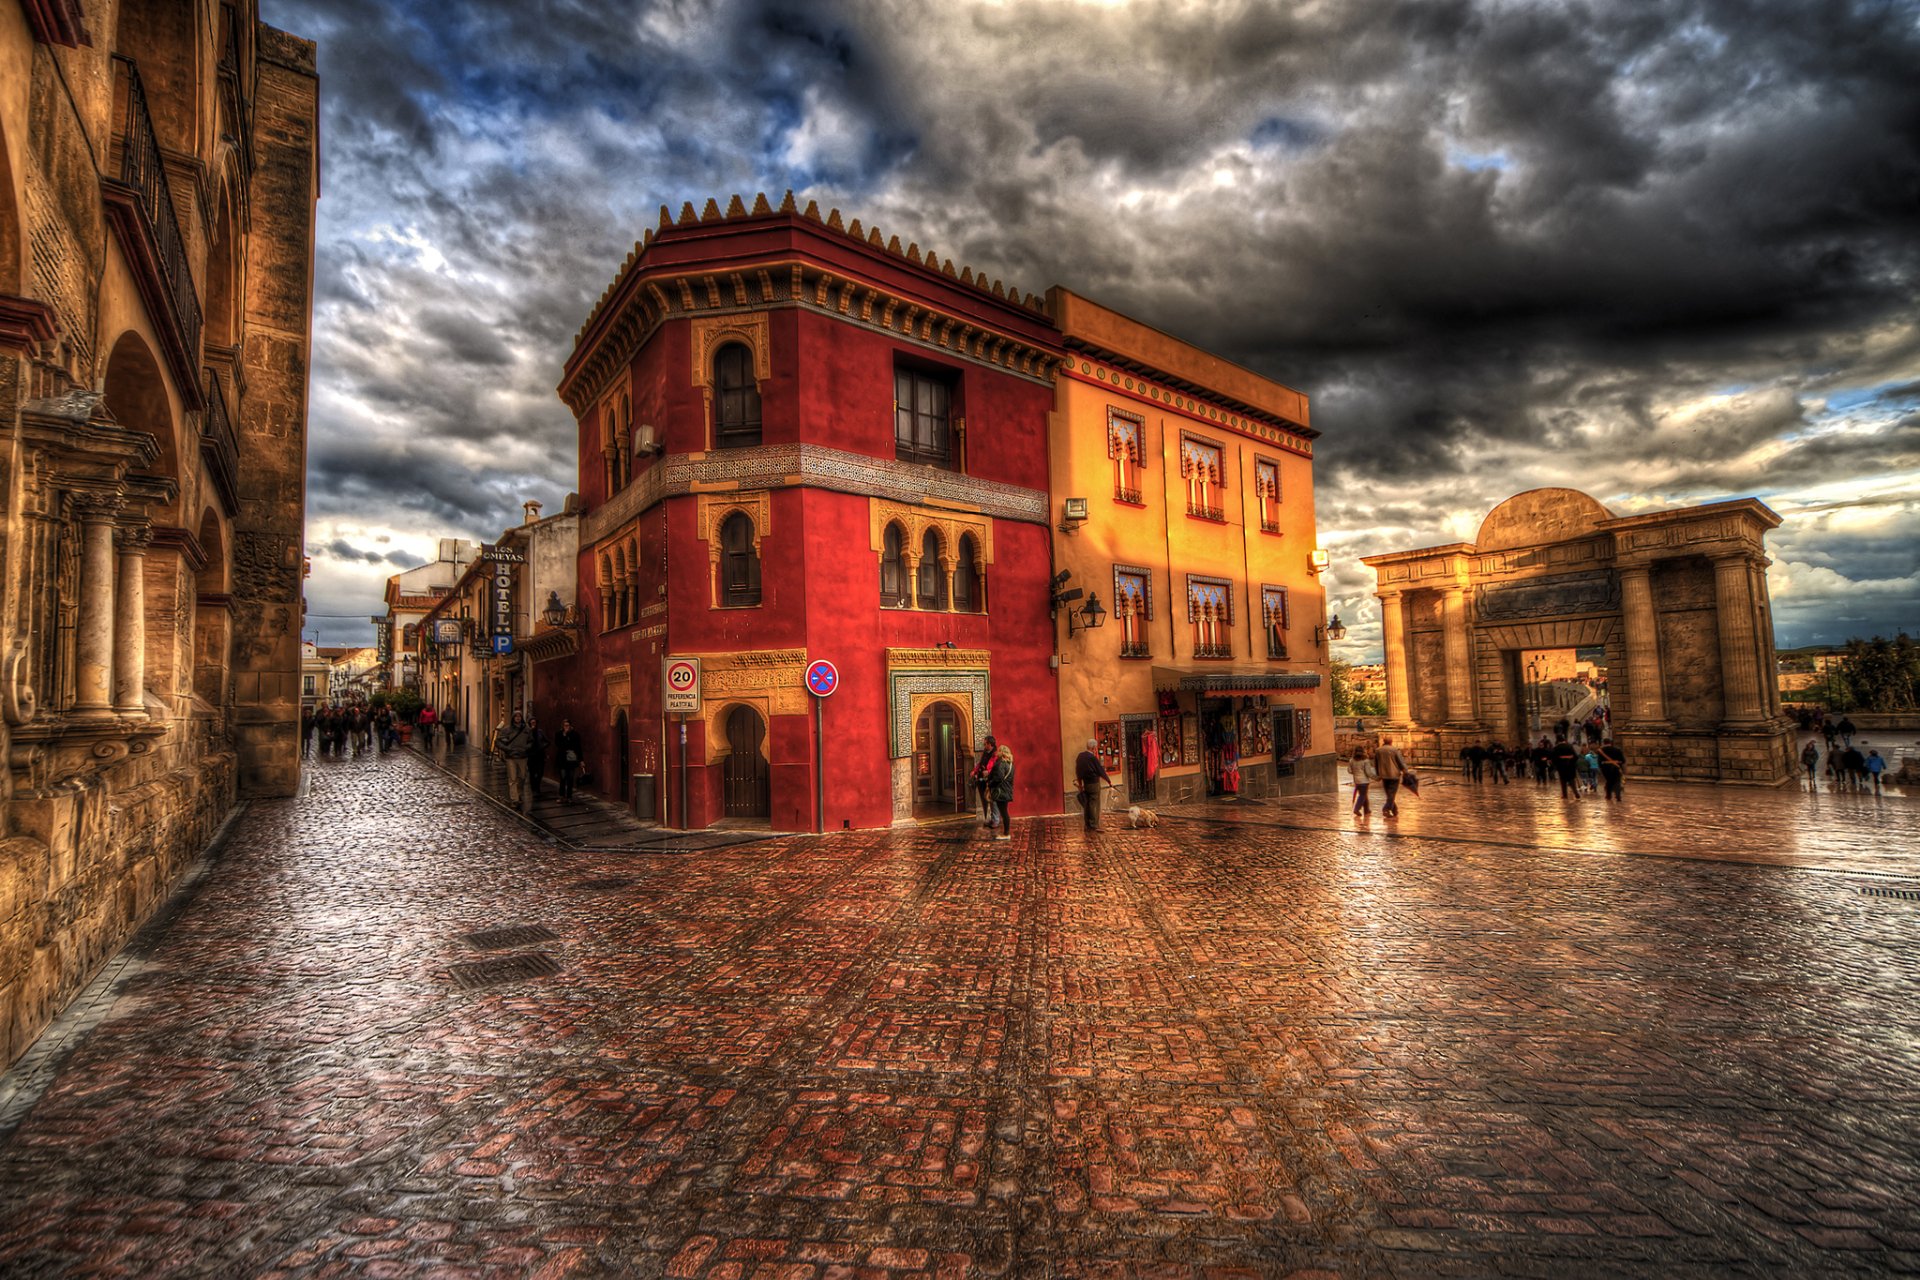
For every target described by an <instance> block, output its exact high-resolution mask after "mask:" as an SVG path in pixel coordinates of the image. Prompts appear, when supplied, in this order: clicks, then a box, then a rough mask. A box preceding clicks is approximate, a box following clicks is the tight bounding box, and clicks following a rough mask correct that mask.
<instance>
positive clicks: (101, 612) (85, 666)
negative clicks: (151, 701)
mask: <svg viewBox="0 0 1920 1280" xmlns="http://www.w3.org/2000/svg"><path fill="white" fill-rule="evenodd" d="M75 506H76V507H77V509H78V511H79V514H80V616H79V624H78V628H77V630H78V635H77V636H76V637H75V641H76V643H75V646H74V676H75V680H74V685H75V689H74V701H73V714H74V715H76V716H82V717H86V718H89V719H92V718H99V717H104V716H111V715H112V714H113V631H114V608H113V597H114V563H113V517H114V513H115V512H116V511H117V510H118V509H119V506H120V503H119V499H117V498H114V497H111V496H107V495H95V494H85V495H81V496H80V497H79V498H78V499H77V500H76V502H75Z"/></svg>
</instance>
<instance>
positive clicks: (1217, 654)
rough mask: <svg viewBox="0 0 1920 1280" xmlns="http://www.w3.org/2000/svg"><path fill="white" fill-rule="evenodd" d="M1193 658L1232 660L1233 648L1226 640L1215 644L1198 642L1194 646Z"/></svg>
mask: <svg viewBox="0 0 1920 1280" xmlns="http://www.w3.org/2000/svg"><path fill="white" fill-rule="evenodd" d="M1193 656H1194V657H1196V658H1231V657H1232V656H1233V646H1232V645H1231V644H1228V643H1227V642H1226V641H1224V640H1222V641H1215V642H1213V643H1208V642H1207V641H1204V640H1196V641H1195V642H1194V645H1193Z"/></svg>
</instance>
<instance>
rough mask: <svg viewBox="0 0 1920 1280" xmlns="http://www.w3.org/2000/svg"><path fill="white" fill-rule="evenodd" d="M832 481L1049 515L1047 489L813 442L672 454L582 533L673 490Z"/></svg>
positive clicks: (1041, 520) (1025, 515) (607, 530)
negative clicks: (1023, 485) (979, 477)
mask: <svg viewBox="0 0 1920 1280" xmlns="http://www.w3.org/2000/svg"><path fill="white" fill-rule="evenodd" d="M787 488H814V489H828V490H832V491H833V492H836V493H848V494H854V495H856V496H858V497H869V498H892V499H894V500H895V501H898V502H910V503H915V504H918V505H922V506H934V507H939V506H945V507H948V508H951V509H953V510H956V511H963V512H971V513H976V514H979V515H982V516H988V517H992V518H994V519H1000V520H1018V521H1021V522H1023V523H1026V524H1046V523H1047V493H1046V490H1044V489H1028V488H1024V487H1022V486H1020V485H1012V484H1002V483H1000V482H999V481H996V480H981V479H977V478H975V477H973V476H967V475H961V474H960V473H958V472H953V471H942V470H940V469H938V468H937V467H929V466H925V465H921V464H917V463H905V462H897V461H895V460H894V459H892V458H870V457H868V456H866V455H865V454H858V453H848V452H846V451H845V450H843V449H832V448H828V447H827V446H825V445H815V444H780V445H763V446H761V447H760V448H757V449H727V450H721V451H716V452H713V453H705V454H670V455H668V456H666V457H664V458H662V459H660V460H659V461H658V462H656V463H655V464H654V465H653V466H651V467H648V468H647V469H646V471H644V472H642V473H641V475H640V477H639V478H638V479H636V480H635V481H634V482H633V483H632V484H630V485H628V486H627V487H626V488H625V489H622V490H621V491H620V492H619V493H617V494H615V495H614V496H613V497H612V499H610V500H609V501H607V502H606V503H603V504H602V505H601V506H599V507H596V508H595V509H594V510H592V511H590V512H588V513H587V515H586V517H585V519H584V520H583V521H582V524H581V528H580V537H581V542H582V544H583V545H592V544H598V543H600V542H602V541H604V540H605V539H607V538H609V537H611V536H612V535H613V534H614V533H615V532H617V531H618V530H619V529H620V528H621V527H622V526H624V525H626V524H627V523H629V522H630V521H632V520H633V519H634V518H636V517H637V516H639V515H640V514H642V513H643V512H645V511H647V510H648V509H650V508H651V507H653V506H654V505H656V504H657V503H659V502H661V501H663V500H664V499H667V498H672V497H679V496H681V495H684V494H688V493H694V492H702V491H704V492H717V491H719V490H722V489H787Z"/></svg>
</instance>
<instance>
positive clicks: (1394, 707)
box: [1380, 591, 1413, 725]
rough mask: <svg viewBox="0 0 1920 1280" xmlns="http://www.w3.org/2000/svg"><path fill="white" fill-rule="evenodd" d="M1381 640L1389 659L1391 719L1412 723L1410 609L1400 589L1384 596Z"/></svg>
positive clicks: (1388, 716)
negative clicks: (1409, 640) (1409, 666)
mask: <svg viewBox="0 0 1920 1280" xmlns="http://www.w3.org/2000/svg"><path fill="white" fill-rule="evenodd" d="M1380 641H1381V645H1382V646H1383V648H1384V650H1385V654H1386V661H1387V721H1388V723H1390V724H1397V725H1404V724H1408V723H1410V722H1411V721H1412V719H1413V696H1412V692H1411V689H1410V687H1409V685H1408V676H1409V674H1410V673H1409V672H1408V670H1407V609H1406V604H1405V602H1404V600H1403V599H1402V598H1401V595H1400V593H1399V592H1397V591H1396V592H1393V593H1391V594H1389V595H1384V596H1381V597H1380Z"/></svg>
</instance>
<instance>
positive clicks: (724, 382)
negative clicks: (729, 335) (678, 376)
mask: <svg viewBox="0 0 1920 1280" xmlns="http://www.w3.org/2000/svg"><path fill="white" fill-rule="evenodd" d="M759 443H760V388H759V386H758V384H756V383H755V382H754V380H753V352H751V351H749V350H747V348H746V347H745V346H743V345H742V344H740V343H738V342H729V343H728V344H727V345H726V346H724V347H721V348H720V350H719V352H718V353H717V354H716V355H715V356H714V357H713V447H714V448H716V449H744V448H748V447H751V446H753V445H757V444H759Z"/></svg>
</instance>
